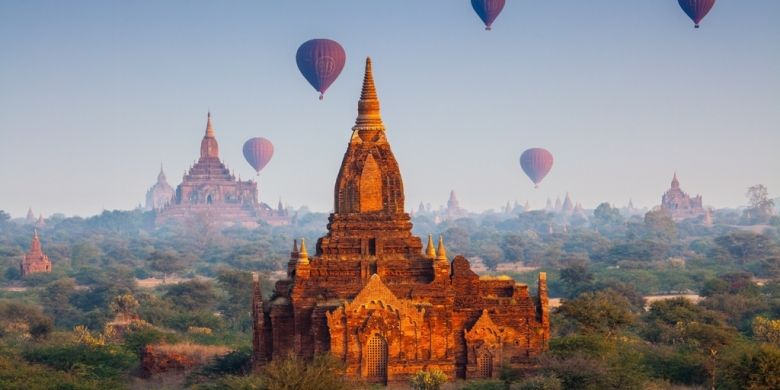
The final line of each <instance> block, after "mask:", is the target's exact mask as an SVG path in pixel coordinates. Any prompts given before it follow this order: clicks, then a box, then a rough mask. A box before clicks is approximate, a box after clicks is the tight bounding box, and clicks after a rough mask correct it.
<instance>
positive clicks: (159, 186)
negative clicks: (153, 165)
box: [146, 165, 174, 210]
mask: <svg viewBox="0 0 780 390" xmlns="http://www.w3.org/2000/svg"><path fill="white" fill-rule="evenodd" d="M173 195H174V191H173V187H171V185H170V184H168V180H166V178H165V172H163V168H162V165H160V173H159V174H158V175H157V183H154V185H153V186H152V188H150V189H149V191H146V210H159V209H161V208H163V207H165V206H167V205H168V204H170V203H171V201H172V200H173Z"/></svg>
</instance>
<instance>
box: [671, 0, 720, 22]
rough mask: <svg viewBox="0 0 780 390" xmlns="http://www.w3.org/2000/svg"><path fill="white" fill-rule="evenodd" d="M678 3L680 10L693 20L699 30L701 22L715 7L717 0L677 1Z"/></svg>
mask: <svg viewBox="0 0 780 390" xmlns="http://www.w3.org/2000/svg"><path fill="white" fill-rule="evenodd" d="M677 2H678V3H680V8H682V9H683V11H685V13H686V14H688V17H689V18H691V20H693V27H695V28H699V22H701V20H702V19H704V17H705V16H707V13H708V12H710V10H711V9H712V7H713V6H714V5H715V0H677Z"/></svg>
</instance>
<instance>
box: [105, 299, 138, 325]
mask: <svg viewBox="0 0 780 390" xmlns="http://www.w3.org/2000/svg"><path fill="white" fill-rule="evenodd" d="M139 306H140V305H139V304H138V301H137V300H136V299H135V297H134V296H133V294H129V293H128V294H122V295H117V296H116V297H114V300H113V301H111V306H110V307H111V311H112V312H114V314H116V315H117V316H118V317H120V318H121V319H123V320H130V319H132V318H135V317H136V316H137V315H138V307H139Z"/></svg>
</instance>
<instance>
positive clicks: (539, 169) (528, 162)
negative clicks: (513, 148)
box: [520, 148, 553, 188]
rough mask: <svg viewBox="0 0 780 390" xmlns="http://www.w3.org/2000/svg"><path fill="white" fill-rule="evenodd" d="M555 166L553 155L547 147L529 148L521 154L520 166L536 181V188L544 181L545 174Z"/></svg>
mask: <svg viewBox="0 0 780 390" xmlns="http://www.w3.org/2000/svg"><path fill="white" fill-rule="evenodd" d="M552 166H553V155H552V153H550V152H548V151H547V149H542V148H533V149H528V150H526V151H525V152H523V154H522V155H520V167H522V168H523V171H524V172H525V174H526V175H528V177H529V178H530V179H531V181H532V182H534V185H535V187H536V188H539V183H541V182H542V179H544V177H545V176H547V174H548V173H550V169H552Z"/></svg>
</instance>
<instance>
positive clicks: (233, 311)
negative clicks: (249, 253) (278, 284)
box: [217, 269, 270, 331]
mask: <svg viewBox="0 0 780 390" xmlns="http://www.w3.org/2000/svg"><path fill="white" fill-rule="evenodd" d="M217 284H219V287H220V288H221V289H222V290H224V291H225V292H226V293H227V294H226V297H225V299H222V300H221V302H220V303H219V305H218V308H219V310H220V311H221V312H222V315H223V316H224V318H225V320H226V321H227V323H228V325H229V326H230V327H232V328H233V329H240V330H242V331H245V330H247V329H248V328H249V327H250V326H251V315H250V308H251V303H252V286H253V285H252V274H251V273H249V272H246V271H238V270H232V269H220V270H219V271H217ZM264 284H270V283H264Z"/></svg>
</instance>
